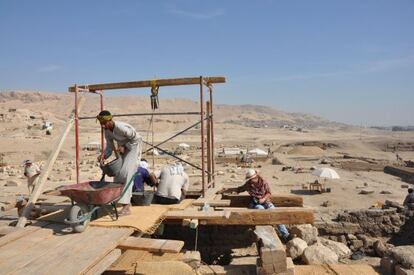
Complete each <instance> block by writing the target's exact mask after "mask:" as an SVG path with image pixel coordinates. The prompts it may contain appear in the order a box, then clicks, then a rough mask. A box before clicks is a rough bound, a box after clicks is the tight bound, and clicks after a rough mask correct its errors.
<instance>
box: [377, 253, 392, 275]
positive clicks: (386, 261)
mask: <svg viewBox="0 0 414 275" xmlns="http://www.w3.org/2000/svg"><path fill="white" fill-rule="evenodd" d="M380 265H381V271H382V273H383V274H384V275H388V274H394V269H395V260H394V259H392V258H390V257H382V258H381V263H380Z"/></svg>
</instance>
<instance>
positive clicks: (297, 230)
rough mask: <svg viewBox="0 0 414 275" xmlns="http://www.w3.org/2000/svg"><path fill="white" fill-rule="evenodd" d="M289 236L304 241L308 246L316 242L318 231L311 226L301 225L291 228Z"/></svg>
mask: <svg viewBox="0 0 414 275" xmlns="http://www.w3.org/2000/svg"><path fill="white" fill-rule="evenodd" d="M290 234H294V235H296V236H297V237H299V238H301V239H302V240H304V241H305V242H306V243H307V244H308V245H311V244H314V243H316V242H317V240H318V229H317V228H316V227H313V226H312V225H311V224H302V225H296V226H293V227H292V228H291V229H290Z"/></svg>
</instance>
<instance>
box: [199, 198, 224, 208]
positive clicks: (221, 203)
mask: <svg viewBox="0 0 414 275" xmlns="http://www.w3.org/2000/svg"><path fill="white" fill-rule="evenodd" d="M205 203H206V204H208V205H210V206H211V207H216V206H230V203H231V201H230V200H209V199H198V200H196V201H194V202H193V205H194V206H203V205H204V204H205Z"/></svg>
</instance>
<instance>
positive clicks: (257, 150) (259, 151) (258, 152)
mask: <svg viewBox="0 0 414 275" xmlns="http://www.w3.org/2000/svg"><path fill="white" fill-rule="evenodd" d="M248 153H249V154H251V155H257V156H267V152H266V151H263V150H262V149H260V148H255V149H252V150H249V152H248Z"/></svg>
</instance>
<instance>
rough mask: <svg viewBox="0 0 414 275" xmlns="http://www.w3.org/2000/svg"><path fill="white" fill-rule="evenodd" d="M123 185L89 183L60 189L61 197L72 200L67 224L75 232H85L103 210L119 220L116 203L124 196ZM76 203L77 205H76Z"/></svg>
mask: <svg viewBox="0 0 414 275" xmlns="http://www.w3.org/2000/svg"><path fill="white" fill-rule="evenodd" d="M123 187H124V186H123V185H122V184H118V183H113V182H107V181H87V182H82V183H78V184H72V185H68V186H65V187H62V188H60V189H59V191H60V193H61V195H63V196H68V197H69V198H70V199H71V200H72V207H71V208H70V211H69V217H68V218H67V219H65V223H66V224H69V225H70V226H71V227H72V228H73V231H74V232H78V233H80V232H83V231H84V230H85V228H86V227H87V226H88V224H89V222H90V221H91V219H92V218H94V219H96V218H97V211H98V210H99V209H102V210H103V211H104V212H105V213H107V214H108V215H109V216H110V217H111V219H112V220H117V219H118V211H117V209H116V202H117V201H118V200H119V199H120V197H121V196H122V195H121V193H122V189H123ZM75 203H76V204H75Z"/></svg>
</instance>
